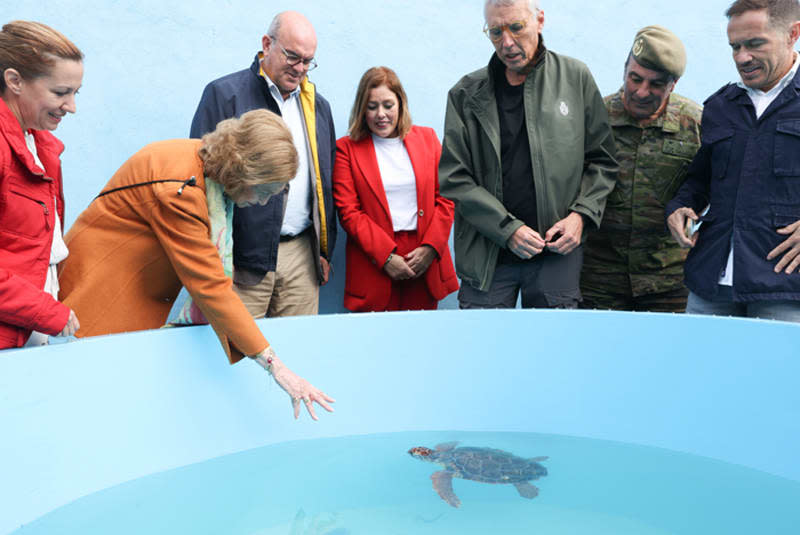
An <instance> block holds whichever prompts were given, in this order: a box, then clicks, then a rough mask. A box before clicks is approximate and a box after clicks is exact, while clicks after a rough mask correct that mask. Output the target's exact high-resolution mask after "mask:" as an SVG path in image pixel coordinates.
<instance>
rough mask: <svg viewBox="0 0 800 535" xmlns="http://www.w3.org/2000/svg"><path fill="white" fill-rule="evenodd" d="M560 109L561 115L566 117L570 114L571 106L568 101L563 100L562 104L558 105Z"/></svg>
mask: <svg viewBox="0 0 800 535" xmlns="http://www.w3.org/2000/svg"><path fill="white" fill-rule="evenodd" d="M558 111H560V112H561V115H563V116H564V117H566V116H567V115H569V106H567V103H566V102H564V101H563V100H562V101H561V105H560V106H559V107H558Z"/></svg>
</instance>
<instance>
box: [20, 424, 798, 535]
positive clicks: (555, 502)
mask: <svg viewBox="0 0 800 535" xmlns="http://www.w3.org/2000/svg"><path fill="white" fill-rule="evenodd" d="M452 441H459V447H488V448H494V449H499V450H503V451H505V452H509V453H512V454H514V455H516V456H518V457H520V458H535V457H541V456H547V457H548V459H547V460H540V461H538V462H539V464H540V466H541V467H544V468H546V472H547V475H543V476H542V477H539V478H538V479H535V480H533V481H532V482H531V483H532V484H533V485H535V486H536V487H538V489H539V494H538V496H536V497H535V498H525V497H522V496H521V495H520V492H519V491H518V490H517V488H515V487H514V485H512V484H489V483H484V482H477V481H469V480H465V479H458V478H455V479H453V480H452V489H453V493H454V494H455V495H456V496H457V497H458V499H459V500H460V502H461V504H460V507H458V508H455V507H452V506H451V505H448V503H446V502H445V501H444V500H443V499H442V498H440V496H439V495H438V494H437V493H436V491H435V490H434V487H433V484H432V481H431V474H433V473H434V472H437V471H439V470H441V467H440V466H439V465H436V464H432V463H429V462H421V461H420V460H418V459H417V458H414V457H413V456H411V455H409V453H408V451H409V449H411V448H413V447H416V446H426V447H430V448H434V447H435V446H436V445H437V444H440V443H447V442H452ZM474 455H476V456H477V457H478V458H481V455H482V454H481V453H475V454H474ZM518 464H519V462H518V461H517V462H512V463H511V466H512V468H513V467H514V466H517V465H518ZM494 468H496V467H495V466H494V465H484V466H483V467H482V468H481V469H479V470H483V471H484V472H487V473H488V471H489V470H490V469H494ZM542 473H543V472H539V474H542ZM491 477H495V476H491ZM501 477H502V476H501ZM526 488H527V487H526V486H525V485H523V486H522V489H523V493H525V492H524V490H525V489H526ZM798 503H800V483H798V482H795V481H791V480H787V479H783V478H780V477H776V476H773V475H770V474H766V473H763V472H759V471H756V470H752V469H748V468H744V467H741V466H737V465H732V464H728V463H724V462H720V461H716V460H712V459H707V458H703V457H696V456H692V455H686V454H682V453H676V452H672V451H668V450H663V449H657V448H649V447H642V446H635V445H630V444H622V443H616V442H607V441H598V440H590V439H582V438H574V437H565V436H556V435H544V434H534V433H473V432H409V433H391V434H382V435H368V436H357V437H345V438H335V439H322V440H310V441H302V442H291V443H283V444H277V445H272V446H267V447H263V448H258V449H255V450H251V451H246V452H242V453H237V454H233V455H228V456H225V457H220V458H217V459H212V460H209V461H206V462H203V463H200V464H196V465H192V466H187V467H184V468H179V469H176V470H171V471H168V472H164V473H160V474H156V475H152V476H148V477H144V478H141V479H138V480H135V481H131V482H128V483H125V484H122V485H119V486H117V487H113V488H110V489H107V490H104V491H101V492H98V493H96V494H93V495H90V496H87V497H84V498H81V499H79V500H77V501H75V502H73V503H71V504H69V505H66V506H64V507H62V508H60V509H57V510H56V511H53V512H51V513H50V514H48V515H45V516H44V517H42V518H40V519H38V520H36V521H35V522H32V523H30V524H29V525H26V526H23V527H22V528H20V529H19V530H18V531H17V532H16V533H24V534H34V533H48V534H51V533H59V534H73V533H74V534H81V535H93V534H110V533H114V534H134V533H135V534H144V533H147V534H154V533H159V534H161V533H164V534H170V535H173V534H183V533H187V534H188V533H191V534H215V535H216V534H230V535H235V534H242V535H244V534H247V535H267V534H281V535H312V534H313V535H356V534H370V535H374V534H427V533H454V534H456V533H457V534H472V533H475V534H484V533H536V534H560V535H561V534H592V535H602V534H615V535H620V534H636V535H650V534H668V533H669V534H703V535H709V534H717V533H719V534H725V535H735V534H748V535H752V534H754V533H759V534H761V533H763V534H767V533H768V534H783V533H797V529H798V528H797V526H799V525H800V507H798V506H797V504H798Z"/></svg>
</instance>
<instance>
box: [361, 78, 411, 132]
mask: <svg viewBox="0 0 800 535" xmlns="http://www.w3.org/2000/svg"><path fill="white" fill-rule="evenodd" d="M382 85H385V86H386V87H388V88H389V89H390V90H391V91H392V92H393V93H394V94H395V96H396V97H397V103H398V108H399V110H398V116H397V136H398V137H399V138H400V139H403V138H405V137H406V134H408V131H409V130H411V112H409V111H408V97H406V92H405V91H404V90H403V84H401V83H400V79H399V78H398V77H397V74H396V73H395V72H394V71H393V70H392V69H390V68H389V67H372V68H371V69H369V70H368V71H367V72H365V73H364V75H363V76H362V77H361V81H360V82H359V83H358V89H357V90H356V101H355V102H354V103H353V109H352V110H351V111H350V127H349V133H350V139H352V140H353V141H361V140H362V139H364V138H365V137H367V136H369V134H370V130H369V127H368V126H367V104H368V103H369V92H370V91H372V90H373V89H375V88H376V87H380V86H382Z"/></svg>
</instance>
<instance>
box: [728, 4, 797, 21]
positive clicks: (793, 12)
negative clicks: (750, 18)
mask: <svg viewBox="0 0 800 535" xmlns="http://www.w3.org/2000/svg"><path fill="white" fill-rule="evenodd" d="M762 9H766V10H767V17H768V19H769V25H770V26H772V27H773V28H776V27H781V28H784V27H788V26H789V25H790V24H792V23H793V22H796V21H798V20H800V1H799V0H736V1H735V2H734V3H732V4H731V6H730V7H729V8H728V10H727V11H726V12H725V16H726V17H728V18H729V19H730V18H732V17H735V16H737V15H741V14H743V13H746V12H747V11H760V10H762Z"/></svg>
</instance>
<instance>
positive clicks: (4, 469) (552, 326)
mask: <svg viewBox="0 0 800 535" xmlns="http://www.w3.org/2000/svg"><path fill="white" fill-rule="evenodd" d="M259 325H260V326H261V328H262V330H263V331H264V333H265V334H266V335H267V337H268V339H269V340H270V341H271V342H272V344H273V345H274V346H275V348H276V350H277V352H278V354H279V355H280V356H281V357H282V358H283V359H284V360H285V361H286V362H287V363H288V364H289V365H290V366H291V367H292V368H293V369H294V370H295V371H297V372H298V373H300V374H301V375H303V376H305V377H307V378H308V379H310V380H311V381H312V382H313V383H314V384H316V385H317V386H319V387H321V388H323V389H324V390H325V391H326V392H328V393H329V394H331V395H332V396H334V397H335V398H336V399H337V403H336V405H335V406H336V412H335V413H334V414H321V415H320V416H321V421H319V422H316V423H315V422H312V421H311V420H310V419H309V418H308V417H307V415H305V414H304V415H302V417H301V419H300V421H294V420H293V419H292V417H291V408H290V403H289V401H288V398H287V397H286V395H285V394H284V393H283V392H282V391H281V390H280V389H279V388H278V387H277V386H276V385H274V384H273V382H272V380H271V379H269V378H268V377H267V376H266V375H265V374H264V372H263V371H261V370H260V369H259V368H258V367H257V366H256V365H255V364H253V363H251V362H247V361H246V362H242V363H240V364H238V365H236V366H229V365H228V364H227V361H226V359H225V357H224V354H223V352H222V350H221V349H220V347H219V343H218V342H217V340H216V337H215V336H214V334H213V332H212V331H211V329H210V328H208V327H188V328H182V329H167V330H160V331H147V332H141V333H131V334H125V335H115V336H106V337H98V338H94V339H86V340H81V341H79V342H75V343H71V344H63V345H58V346H51V347H48V348H37V349H25V350H16V351H8V352H4V353H3V354H2V356H1V357H0V427H1V428H2V432H3V439H2V440H1V441H0V474H2V480H3V483H2V485H0V533H8V532H9V531H11V530H13V529H15V528H18V527H19V526H20V525H21V524H23V523H28V522H30V521H32V520H34V519H36V518H38V517H39V516H41V515H43V514H45V513H47V512H48V511H51V510H52V509H54V508H56V507H59V506H61V505H64V504H65V503H68V502H70V501H72V500H74V499H76V498H78V497H81V496H84V495H87V494H91V493H93V492H96V491H98V490H101V489H104V488H107V487H110V486H112V485H116V484H119V483H123V482H125V481H130V480H133V479H137V478H140V477H143V476H146V475H149V474H153V473H157V472H161V471H164V470H167V469H171V468H174V467H179V466H185V465H188V464H191V463H196V462H200V461H204V460H207V459H212V458H215V457H219V456H221V455H225V454H228V453H232V452H237V451H243V450H248V449H251V448H256V447H259V446H263V445H266V444H272V443H279V442H284V441H290V440H302V439H312V438H319V437H338V436H346V435H353V434H369V433H380V432H400V431H428V430H460V431H510V432H537V433H552V434H560V435H572V436H579V437H588V438H597V439H606V440H615V441H621V442H626V443H635V444H643V445H650V446H657V447H663V448H668V449H672V450H678V451H682V452H687V453H692V454H697V455H703V456H708V457H712V458H716V459H720V460H724V461H727V462H732V463H737V464H741V465H745V466H749V467H752V468H756V469H759V470H763V471H767V472H770V473H773V474H777V475H780V476H784V477H787V478H790V479H794V480H800V465H798V464H797V462H796V452H797V451H798V448H800V425H798V423H797V422H798V407H800V389H798V388H797V387H796V378H797V377H798V376H800V360H798V358H797V357H798V349H797V347H798V346H797V340H798V338H800V326H798V325H795V324H788V323H780V322H765V321H754V320H739V319H728V318H714V317H695V316H678V315H659V314H645V313H638V314H630V313H615V312H596V311H557V310H505V311H503V310H494V311H438V312H406V313H384V314H350V315H328V316H321V317H297V318H283V319H272V320H262V321H260V323H259ZM322 412H324V411H322Z"/></svg>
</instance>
